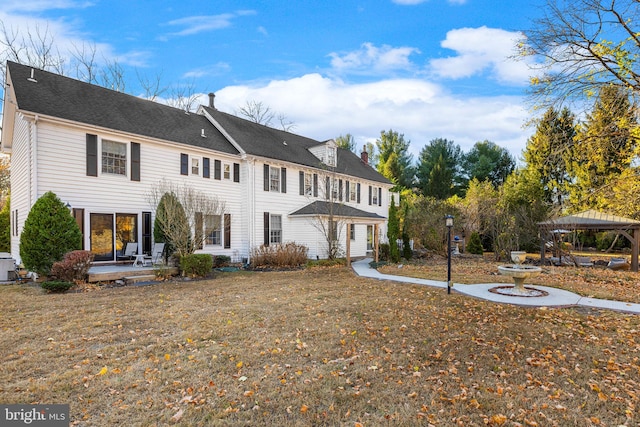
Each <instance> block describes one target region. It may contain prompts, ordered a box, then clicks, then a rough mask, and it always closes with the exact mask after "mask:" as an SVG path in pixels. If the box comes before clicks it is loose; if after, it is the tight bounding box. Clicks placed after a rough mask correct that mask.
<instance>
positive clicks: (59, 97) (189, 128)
mask: <svg viewBox="0 0 640 427" xmlns="http://www.w3.org/2000/svg"><path fill="white" fill-rule="evenodd" d="M7 70H8V75H10V77H11V81H10V82H9V83H10V84H11V85H12V86H13V90H14V93H15V96H16V103H17V105H18V109H19V110H21V111H25V112H31V113H34V114H40V115H43V116H51V117H56V118H60V119H64V120H70V121H73V122H79V123H84V124H88V125H93V126H98V127H102V128H106V129H114V130H117V131H122V132H127V133H132V134H136V135H140V136H146V137H151V138H157V139H161V140H166V141H170V142H177V143H181V144H186V145H191V146H195V147H200V148H206V149H210V150H215V151H219V152H222V153H228V154H238V150H236V149H235V148H234V147H233V146H232V145H231V143H229V141H228V140H227V139H226V138H225V137H224V136H223V135H222V134H221V133H220V132H219V131H218V130H217V129H216V128H215V126H213V124H212V123H211V122H210V121H209V120H207V118H206V117H204V116H201V115H199V114H194V113H189V114H187V113H185V112H184V111H183V110H180V109H177V108H173V107H169V106H167V105H164V104H160V103H157V102H153V101H148V100H145V99H142V98H138V97H135V96H132V95H128V94H125V93H122V92H116V91H114V90H111V89H106V88H103V87H100V86H96V85H93V84H89V83H85V82H81V81H79V80H75V79H71V78H69V77H64V76H61V75H58V74H54V73H50V72H48V71H44V70H39V69H34V68H33V67H29V66H25V65H21V64H17V63H15V62H10V61H9V62H7ZM32 70H33V78H32V74H31V73H32ZM203 129H204V135H206V137H205V138H203V137H202V136H201V135H202V130H203Z"/></svg>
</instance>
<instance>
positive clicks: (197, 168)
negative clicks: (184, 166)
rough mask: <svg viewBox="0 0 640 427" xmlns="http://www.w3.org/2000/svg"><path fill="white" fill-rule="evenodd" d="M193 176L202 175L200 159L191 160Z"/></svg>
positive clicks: (193, 158)
mask: <svg viewBox="0 0 640 427" xmlns="http://www.w3.org/2000/svg"><path fill="white" fill-rule="evenodd" d="M191 175H200V159H199V158H198V157H192V158H191Z"/></svg>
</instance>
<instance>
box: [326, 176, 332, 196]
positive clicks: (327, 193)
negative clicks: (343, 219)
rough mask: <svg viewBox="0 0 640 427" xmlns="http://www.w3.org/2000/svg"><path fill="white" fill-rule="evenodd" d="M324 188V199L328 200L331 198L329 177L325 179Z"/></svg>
mask: <svg viewBox="0 0 640 427" xmlns="http://www.w3.org/2000/svg"><path fill="white" fill-rule="evenodd" d="M324 187H325V188H324V189H325V194H324V198H325V199H327V200H329V198H330V197H331V180H330V179H329V177H327V179H326V180H325V183H324Z"/></svg>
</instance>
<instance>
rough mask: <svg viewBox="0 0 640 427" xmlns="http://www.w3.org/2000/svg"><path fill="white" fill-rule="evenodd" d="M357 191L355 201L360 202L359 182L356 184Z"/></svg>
mask: <svg viewBox="0 0 640 427" xmlns="http://www.w3.org/2000/svg"><path fill="white" fill-rule="evenodd" d="M356 188H357V192H356V199H357V200H356V202H357V203H360V183H357V184H356Z"/></svg>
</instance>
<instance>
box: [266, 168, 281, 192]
mask: <svg viewBox="0 0 640 427" xmlns="http://www.w3.org/2000/svg"><path fill="white" fill-rule="evenodd" d="M269 191H280V168H274V167H273V166H271V167H270V168H269Z"/></svg>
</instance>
